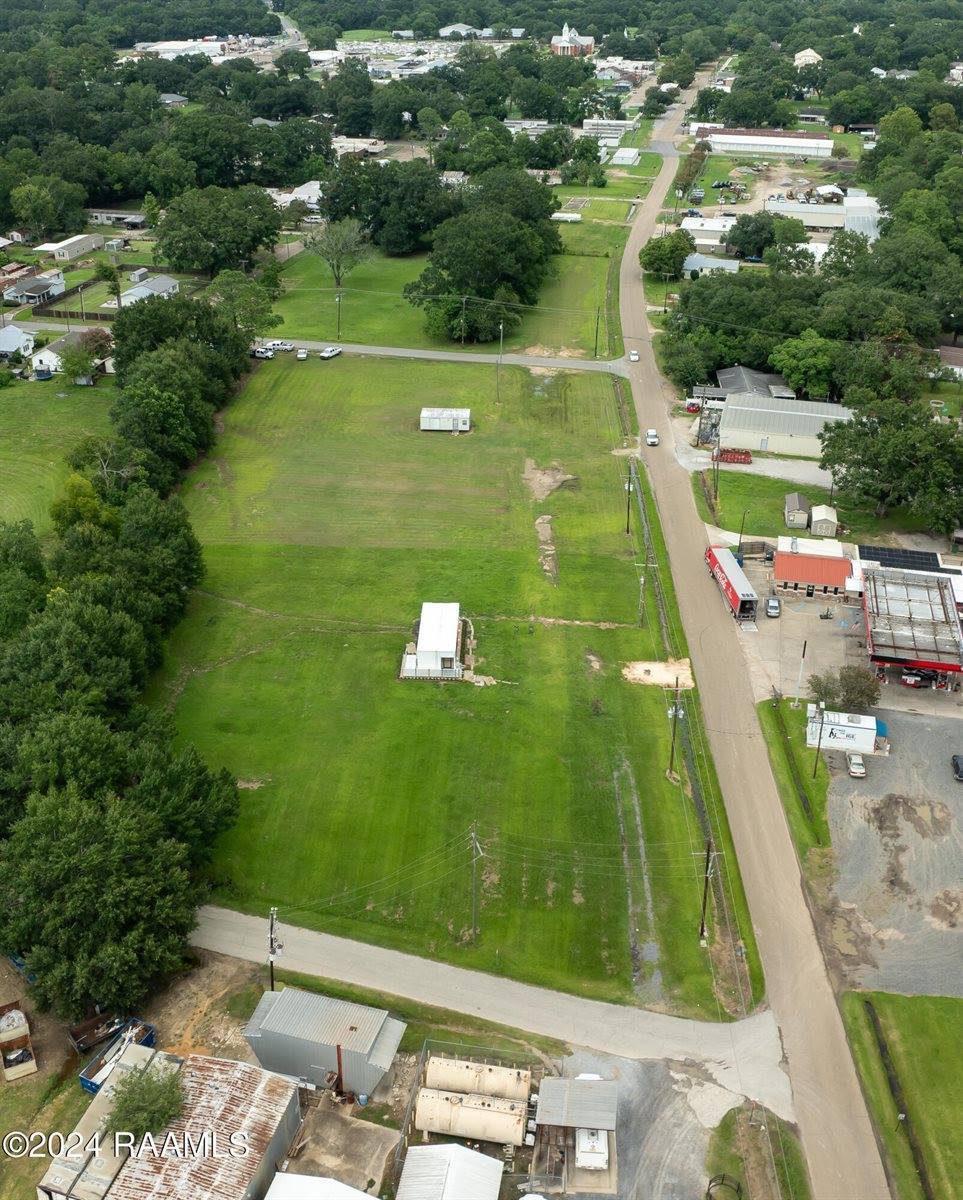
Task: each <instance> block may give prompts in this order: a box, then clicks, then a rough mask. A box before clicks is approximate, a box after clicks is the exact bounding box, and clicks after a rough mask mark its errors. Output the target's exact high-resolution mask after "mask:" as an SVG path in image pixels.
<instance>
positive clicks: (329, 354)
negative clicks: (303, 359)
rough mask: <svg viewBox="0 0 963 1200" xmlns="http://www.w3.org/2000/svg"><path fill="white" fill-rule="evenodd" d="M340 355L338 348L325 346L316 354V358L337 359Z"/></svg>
mask: <svg viewBox="0 0 963 1200" xmlns="http://www.w3.org/2000/svg"><path fill="white" fill-rule="evenodd" d="M340 353H341V347H340V346H325V348H324V349H323V350H321V351H320V352H319V354H318V358H337V357H338V355H339V354H340Z"/></svg>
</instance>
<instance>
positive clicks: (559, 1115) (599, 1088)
mask: <svg viewBox="0 0 963 1200" xmlns="http://www.w3.org/2000/svg"><path fill="white" fill-rule="evenodd" d="M617 1112H618V1085H617V1084H616V1083H615V1081H614V1080H613V1079H543V1080H542V1082H541V1083H540V1084H539V1088H538V1105H537V1107H536V1109H535V1124H536V1125H539V1126H542V1125H548V1126H555V1127H556V1128H561V1129H605V1130H614V1129H615V1120H616V1115H617Z"/></svg>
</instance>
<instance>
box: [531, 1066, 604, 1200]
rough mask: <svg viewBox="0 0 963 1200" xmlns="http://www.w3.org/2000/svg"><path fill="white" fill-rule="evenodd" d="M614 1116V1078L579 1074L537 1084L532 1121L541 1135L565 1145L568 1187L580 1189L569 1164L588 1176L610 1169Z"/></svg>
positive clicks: (550, 1140)
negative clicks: (573, 1077)
mask: <svg viewBox="0 0 963 1200" xmlns="http://www.w3.org/2000/svg"><path fill="white" fill-rule="evenodd" d="M617 1116H618V1085H617V1084H616V1083H615V1081H614V1080H611V1079H601V1078H599V1077H598V1076H597V1075H580V1076H578V1077H577V1078H575V1079H551V1078H546V1079H543V1080H542V1082H541V1083H540V1084H539V1089H538V1104H537V1106H536V1109H535V1125H536V1127H537V1129H538V1131H539V1135H540V1137H541V1138H543V1139H547V1140H548V1141H549V1142H555V1143H556V1144H563V1145H565V1146H566V1153H565V1157H566V1176H567V1187H568V1190H571V1191H576V1192H577V1191H581V1190H582V1188H580V1187H579V1186H578V1183H577V1178H578V1177H577V1176H575V1177H573V1174H572V1168H574V1169H575V1171H576V1172H582V1171H584V1172H590V1173H591V1174H590V1175H589V1176H588V1178H589V1179H590V1178H592V1176H594V1175H596V1173H597V1172H600V1171H609V1170H610V1168H611V1169H613V1171H614V1165H615V1129H616V1119H617ZM585 1182H587V1180H586V1179H585V1177H583V1183H585ZM585 1190H589V1189H588V1188H587V1187H586V1188H585ZM592 1190H595V1189H594V1188H593V1189H592ZM603 1190H609V1189H603ZM612 1190H614V1189H612Z"/></svg>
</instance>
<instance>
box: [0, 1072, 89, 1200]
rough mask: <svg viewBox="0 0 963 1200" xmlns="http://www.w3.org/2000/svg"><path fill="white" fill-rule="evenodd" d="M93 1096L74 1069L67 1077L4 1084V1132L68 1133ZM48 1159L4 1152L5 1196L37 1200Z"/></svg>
mask: <svg viewBox="0 0 963 1200" xmlns="http://www.w3.org/2000/svg"><path fill="white" fill-rule="evenodd" d="M89 1102H90V1096H89V1094H88V1093H87V1092H85V1091H84V1090H83V1088H81V1086H80V1085H79V1083H78V1082H77V1077H76V1074H75V1073H74V1072H73V1071H71V1072H70V1073H69V1074H68V1075H67V1077H66V1078H65V1079H56V1078H55V1079H50V1078H46V1079H34V1078H32V1077H31V1076H28V1077H27V1078H26V1079H21V1080H17V1081H16V1082H15V1083H9V1084H0V1136H2V1135H3V1134H4V1133H8V1132H10V1131H11V1130H14V1129H16V1130H23V1131H24V1132H26V1133H35V1132H36V1133H61V1134H63V1135H64V1136H66V1135H67V1134H68V1133H70V1131H71V1130H72V1129H73V1128H74V1127H75V1126H76V1124H77V1122H78V1121H79V1120H80V1117H81V1116H82V1115H83V1113H84V1112H85V1111H86V1109H87V1105H88V1104H89ZM46 1165H47V1160H45V1159H36V1158H16V1159H14V1158H7V1157H5V1156H4V1155H3V1154H0V1196H3V1200H35V1197H36V1195H37V1180H38V1179H39V1177H40V1176H41V1175H42V1174H43V1172H44V1170H45V1169H46Z"/></svg>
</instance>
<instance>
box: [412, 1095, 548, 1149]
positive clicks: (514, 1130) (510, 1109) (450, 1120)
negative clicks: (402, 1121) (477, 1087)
mask: <svg viewBox="0 0 963 1200" xmlns="http://www.w3.org/2000/svg"><path fill="white" fill-rule="evenodd" d="M526 1111H527V1105H526V1104H525V1101H524V1100H506V1099H505V1098H504V1097H502V1096H471V1095H466V1094H465V1093H464V1092H441V1091H438V1090H436V1089H435V1088H422V1089H421V1090H420V1091H419V1093H418V1099H417V1101H416V1103H415V1128H416V1129H417V1130H419V1131H420V1132H422V1133H442V1134H446V1135H448V1136H450V1137H460V1138H467V1139H469V1140H471V1141H474V1142H494V1143H497V1144H499V1145H502V1146H508V1145H511V1146H520V1145H521V1144H522V1142H523V1140H524V1138H525V1114H526Z"/></svg>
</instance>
